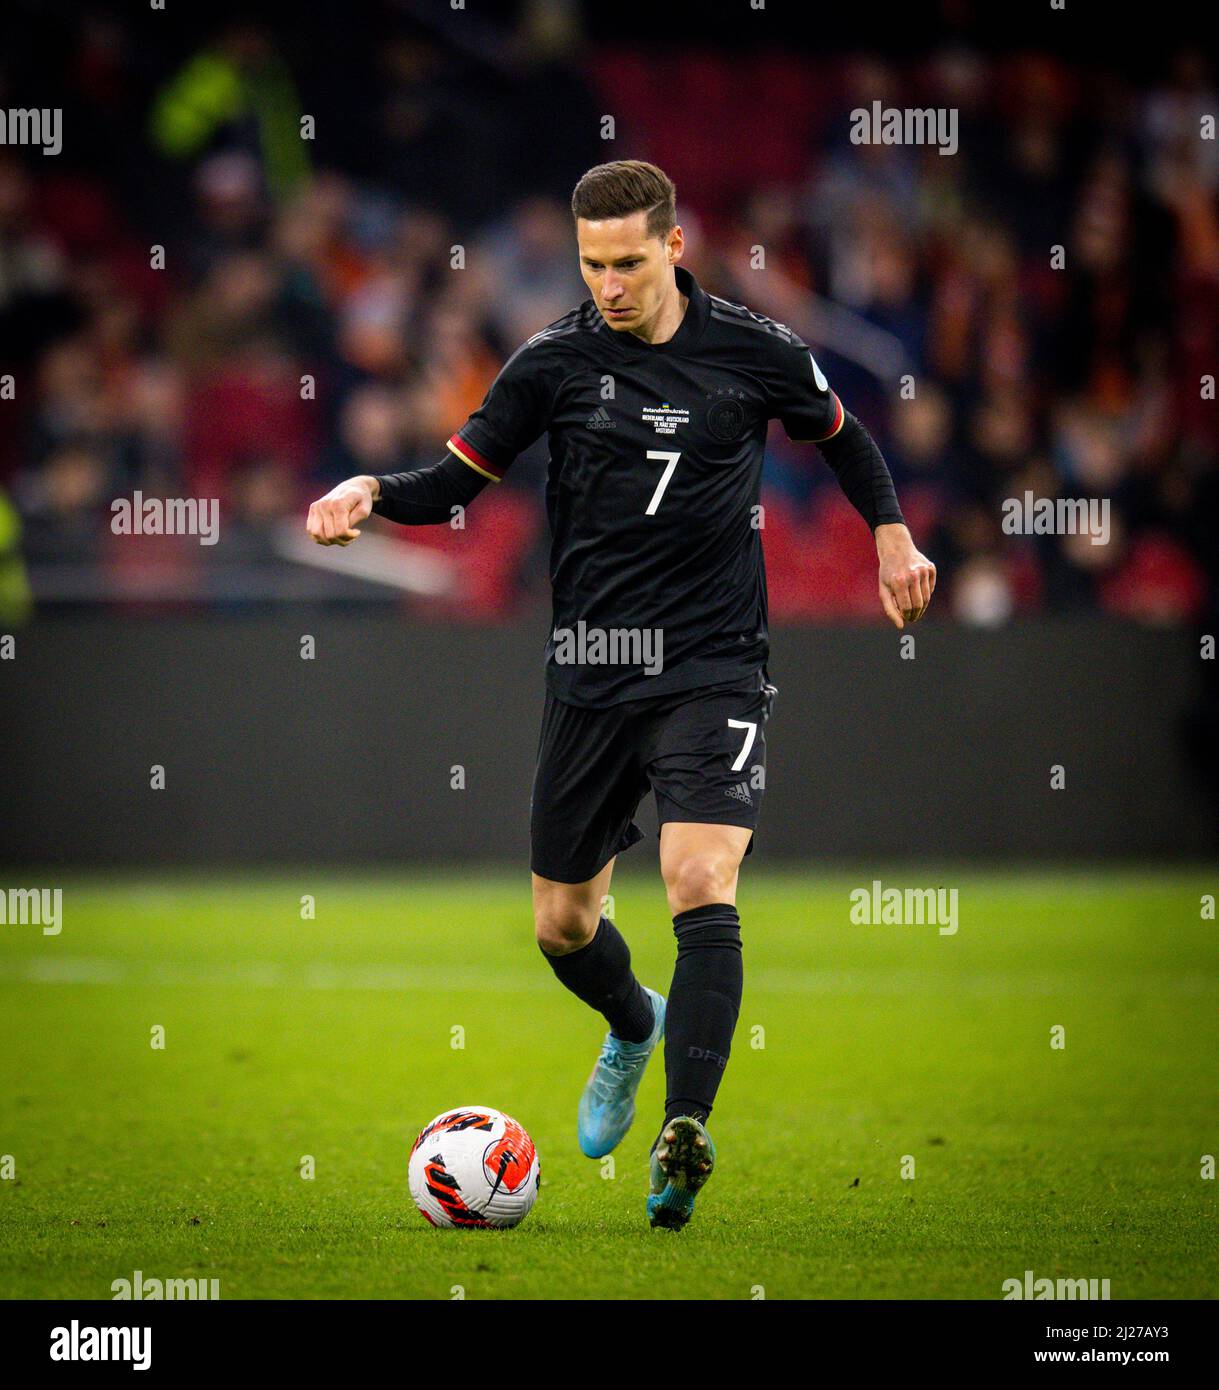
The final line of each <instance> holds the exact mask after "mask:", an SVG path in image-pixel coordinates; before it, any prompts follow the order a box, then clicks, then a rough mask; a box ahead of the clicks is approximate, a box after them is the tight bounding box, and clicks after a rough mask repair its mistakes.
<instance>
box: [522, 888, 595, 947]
mask: <svg viewBox="0 0 1219 1390" xmlns="http://www.w3.org/2000/svg"><path fill="white" fill-rule="evenodd" d="M600 917H601V914H600V912H599V911H596V910H594V909H593V908H591V907H589V906H587V905H585V904H583V903H578V902H573V901H571V900H570V899H565V898H558V899H552V900H548V901H544V902H539V903H535V904H534V908H533V928H534V934H535V935H536V936H537V941H538V945H539V946H540V947H541V948H542V950H543V951H545V952H546V954H547V955H548V956H565V955H567V953H568V952H569V951H578V950H579V949H580V947H581V946H587V945H588V943H589V942H590V941H591V940H592V939H593V936H594V935H595V934H596V931H597V923H598V921H599V920H600Z"/></svg>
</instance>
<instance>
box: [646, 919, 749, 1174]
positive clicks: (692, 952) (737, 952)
mask: <svg viewBox="0 0 1219 1390" xmlns="http://www.w3.org/2000/svg"><path fill="white" fill-rule="evenodd" d="M673 930H674V932H676V933H677V967H676V969H675V970H674V971H673V985H672V988H671V989H670V990H669V1004H668V1012H667V1014H666V1015H665V1082H666V1085H665V1124H668V1122H669V1121H670V1120H671V1119H673V1118H674V1117H675V1116H677V1115H690V1116H693V1118H694V1119H696V1120H699V1121H701V1122H702V1123H704V1124H705V1123H706V1120H707V1117H708V1116H709V1115H710V1114H711V1107H712V1105H713V1104H714V1102H715V1093H716V1091H717V1090H718V1089H719V1084H720V1078H721V1077H722V1076H723V1074H724V1067H725V1065H726V1064H727V1062H728V1053H729V1050H730V1049H731V1047H732V1034H733V1031H734V1030H735V1028H736V1021H737V1015H738V1014H739V1013H740V1011H741V991H742V989H743V987H744V971H743V968H742V962H741V919H740V918H739V917H738V916H737V910H736V908H735V907H733V906H732V905H731V904H729V903H711V904H709V905H708V906H707V907H696V908H692V909H691V910H690V911H689V912H679V913H678V914H677V916H676V917H674V918H673ZM661 1132H662V1133H663V1126H662V1127H661ZM652 1147H653V1148H655V1147H656V1146H655V1145H653V1146H652Z"/></svg>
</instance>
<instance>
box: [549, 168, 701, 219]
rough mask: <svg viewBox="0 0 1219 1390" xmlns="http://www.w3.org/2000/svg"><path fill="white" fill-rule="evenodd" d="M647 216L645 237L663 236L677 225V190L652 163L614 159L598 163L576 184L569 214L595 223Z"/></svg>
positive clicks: (666, 175) (668, 178) (666, 176)
mask: <svg viewBox="0 0 1219 1390" xmlns="http://www.w3.org/2000/svg"><path fill="white" fill-rule="evenodd" d="M633 212H646V213H647V215H648V222H647V231H648V236H650V237H653V236H659V237H663V236H667V235H668V234H669V232H671V231H672V230H673V228H674V227H675V226H676V225H677V189H676V187H675V186H674V184H673V180H672V179H671V178H670V177H669V176H668V174H666V173H665V172H664V170H663V169H658V168H657V167H656V165H655V164H645V163H644V161H643V160H642V159H616V160H614V161H613V163H611V164H598V165H596V166H594V167H593V168H592V169H590V170H589V171H588V173H587V174H585V175H584V177H583V178H582V179H581V180H580V182H579V183H578V184H576V187H575V192H574V193H572V195H571V215H572V216H573V217H575V218H577V219H578V218H581V217H586V218H588V219H589V220H590V221H593V222H596V221H599V220H600V219H601V218H603V217H629V216H630V215H631V213H633Z"/></svg>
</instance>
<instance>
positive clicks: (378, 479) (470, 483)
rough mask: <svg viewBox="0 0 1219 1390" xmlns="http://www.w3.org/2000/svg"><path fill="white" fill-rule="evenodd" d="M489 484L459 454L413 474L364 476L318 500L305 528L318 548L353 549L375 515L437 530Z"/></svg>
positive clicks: (350, 480)
mask: <svg viewBox="0 0 1219 1390" xmlns="http://www.w3.org/2000/svg"><path fill="white" fill-rule="evenodd" d="M488 482H490V479H489V478H486V477H482V476H480V475H479V474H478V473H476V472H475V471H474V469H473V468H471V467H470V466H469V465H468V464H466V463H464V462H463V461H462V460H461V459H460V458H458V457H457V455H456V454H449V455H448V456H447V457H446V458H443V459H442V460H441V461H440V462H439V463H437V464H434V465H433V466H432V467H431V468H416V469H413V470H412V471H411V472H409V473H383V474H380V475H377V474H370V473H362V474H359V475H358V476H357V477H354V478H348V479H347V480H346V481H345V482H341V483H340V484H339V485H338V487H335V488H331V490H330V491H329V492H328V493H327V494H326V495H325V497H319V498H318V500H317V501H316V502H314V503H313V505H312V506H311V507H310V508H309V518H308V520H307V521H306V523H305V529H306V530H307V531H308V532H309V534H310V535H311V536H312V537H313V539H314V540H315V541H317V543H318V544H319V545H350V544H351V542H352V541H354V540H356V539H357V538H358V537H359V534H360V532H359V530H358V529H357V527H358V526H359V524H360V522H361V521H363V520H364V519H365V518H366V517H368V516H369V515H370V513H372V512H374V511H375V512H376V514H377V515H378V516H383V517H386V518H387V519H388V520H390V521H397V522H400V523H401V524H402V525H403V526H436V525H438V524H439V523H440V522H442V521H444V522H448V521H451V520H452V518H453V508H454V507H458V506H460V507H465V506H468V505H469V504H470V503H471V502H472V501H473V500H474V499H475V498H476V497H477V496H478V494H479V493H480V492H481V491H482V490H483V488H485V487H486V485H487V483H488Z"/></svg>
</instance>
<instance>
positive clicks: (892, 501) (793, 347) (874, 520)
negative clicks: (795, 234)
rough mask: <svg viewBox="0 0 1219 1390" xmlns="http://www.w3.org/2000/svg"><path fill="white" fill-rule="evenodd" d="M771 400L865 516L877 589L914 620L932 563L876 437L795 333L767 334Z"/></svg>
mask: <svg viewBox="0 0 1219 1390" xmlns="http://www.w3.org/2000/svg"><path fill="white" fill-rule="evenodd" d="M769 346H770V347H771V353H770V354H768V358H769V360H768V361H767V368H768V375H769V386H770V395H771V408H772V411H773V413H774V415H775V416H777V417H778V419H780V420H781V421H782V423H783V428H784V429H785V430H786V431H787V435H788V438H790V439H792V440H793V441H798V442H803V443H808V444H816V446H817V448H818V449H819V450H820V451H821V455H822V457H823V458H824V459H825V461H826V462H827V463H828V464H829V466H830V467H831V468H832V469H833V471H834V476H835V477H836V478H837V479H838V484H839V486H840V487H841V488H842V490H843V492H844V493H846V495H847V497H848V498H849V499H850V501H851V505H852V506H853V507H854V508H855V510H856V511H857V512H858V513H859V514H860V516H862V517H863V519H864V520H865V521H866V522H867V523H868V527H869V529H870V530H871V532H872V535H873V537H874V539H875V541H876V554H877V558H878V560H879V562H880V575H879V581H878V589H879V593H880V602H881V606H882V608H883V609H884V610H885V615H886V616H887V617H888V618H889V620H890V621H891V622H892V623H893V624H894V626H895V627H898V628H902V627H905V625H906V624H907V623H916V622H918V620H919V619H920V618H921V617H922V616H923V614H924V613H925V612H926V611H927V606H928V605H929V604H930V602H931V595H932V594H933V593H934V592H935V566H934V565H933V564H932V563H931V561H930V560H929V559H927V557H926V556H925V555H923V554H922V553H921V552H920V551H919V550H918V548H917V547H916V546H915V544H914V540H913V538H912V537H911V535H910V531H909V528H908V527H907V526H906V519H905V517H904V516H902V510H901V507H900V506H898V502H897V492H896V490H895V489H894V487H893V478H892V475H891V474H890V472H889V468H888V465H887V464H886V463H885V460H884V455H883V454H882V453H881V452H880V449H879V447H878V446H877V443H876V441H875V440H874V439H873V438H872V436H871V435H870V434H869V433H868V431H867V429H865V427H864V426H863V424H862V423H861V422H860V421H859V420H857V419H856V417H855V416H854V415H852V414H851V413H850V411H848V410H846V409H844V408H843V404H842V402H841V401H840V400H839V399H838V397H837V395H836V394H835V393H834V392H833V391H831V390H830V386H829V382H827V381H826V379H825V376H824V374H823V373H822V371H821V368H820V367H819V366H818V365H817V361H816V358H814V356H813V354H812V353H811V352H810V351H809V349H808V346H807V345H806V344H805V343H803V342H801V341H800V339H799V338H798V337H796V335H795V334H792V335H791V337H790V340H788V341H781V342H778V341H775V340H772V341H771V344H770V345H769Z"/></svg>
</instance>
